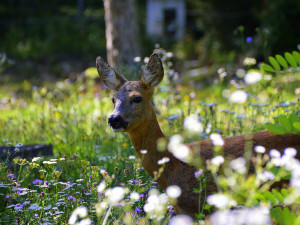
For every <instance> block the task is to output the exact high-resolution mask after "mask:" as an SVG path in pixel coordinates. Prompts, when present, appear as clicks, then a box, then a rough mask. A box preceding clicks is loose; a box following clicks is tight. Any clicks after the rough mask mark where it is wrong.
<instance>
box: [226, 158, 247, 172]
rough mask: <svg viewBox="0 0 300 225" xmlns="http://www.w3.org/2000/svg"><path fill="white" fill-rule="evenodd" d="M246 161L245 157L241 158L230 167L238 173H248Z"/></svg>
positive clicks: (231, 163)
mask: <svg viewBox="0 0 300 225" xmlns="http://www.w3.org/2000/svg"><path fill="white" fill-rule="evenodd" d="M245 165H246V161H245V159H244V158H243V157H239V158H237V159H234V160H232V161H231V162H230V167H231V168H232V169H234V170H235V171H236V172H237V173H241V174H242V173H245V172H246V167H245Z"/></svg>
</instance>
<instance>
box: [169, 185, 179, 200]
mask: <svg viewBox="0 0 300 225" xmlns="http://www.w3.org/2000/svg"><path fill="white" fill-rule="evenodd" d="M166 193H167V195H168V196H169V197H170V198H178V197H179V196H180V195H181V189H180V187H178V186H177V185H171V186H169V187H167V189H166Z"/></svg>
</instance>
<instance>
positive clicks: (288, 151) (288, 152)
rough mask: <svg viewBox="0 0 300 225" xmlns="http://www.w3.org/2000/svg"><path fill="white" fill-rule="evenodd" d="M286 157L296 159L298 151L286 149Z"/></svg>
mask: <svg viewBox="0 0 300 225" xmlns="http://www.w3.org/2000/svg"><path fill="white" fill-rule="evenodd" d="M284 155H285V156H287V157H291V158H294V157H295V156H296V155H297V150H296V149H294V148H286V149H284Z"/></svg>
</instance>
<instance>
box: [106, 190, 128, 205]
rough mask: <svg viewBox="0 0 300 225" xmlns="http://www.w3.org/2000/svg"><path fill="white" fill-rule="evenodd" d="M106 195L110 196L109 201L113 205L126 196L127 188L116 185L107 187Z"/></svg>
mask: <svg viewBox="0 0 300 225" xmlns="http://www.w3.org/2000/svg"><path fill="white" fill-rule="evenodd" d="M105 195H106V196H107V197H108V201H109V202H110V204H112V205H116V204H117V203H118V202H119V201H121V200H122V199H123V198H124V196H125V190H124V188H123V187H114V188H112V189H107V190H106V191H105Z"/></svg>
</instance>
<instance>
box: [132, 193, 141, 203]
mask: <svg viewBox="0 0 300 225" xmlns="http://www.w3.org/2000/svg"><path fill="white" fill-rule="evenodd" d="M139 199H140V195H139V193H137V192H132V193H131V194H130V200H131V201H134V202H136V201H138V200H139Z"/></svg>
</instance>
